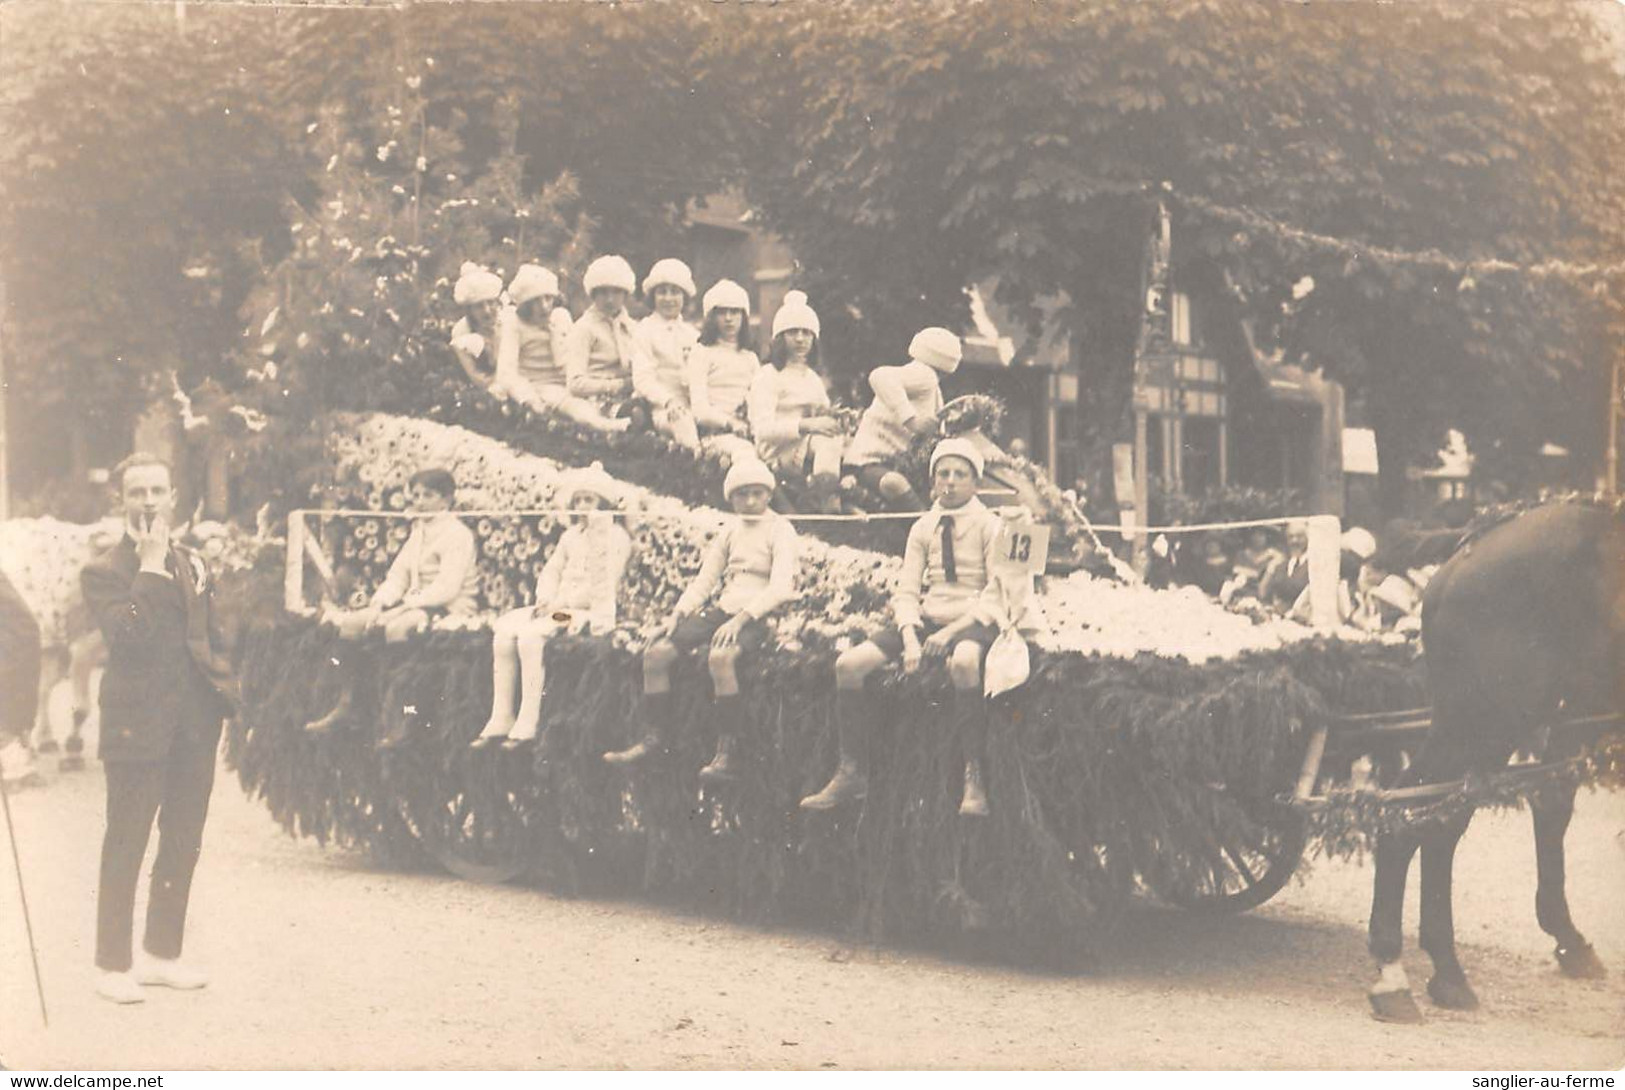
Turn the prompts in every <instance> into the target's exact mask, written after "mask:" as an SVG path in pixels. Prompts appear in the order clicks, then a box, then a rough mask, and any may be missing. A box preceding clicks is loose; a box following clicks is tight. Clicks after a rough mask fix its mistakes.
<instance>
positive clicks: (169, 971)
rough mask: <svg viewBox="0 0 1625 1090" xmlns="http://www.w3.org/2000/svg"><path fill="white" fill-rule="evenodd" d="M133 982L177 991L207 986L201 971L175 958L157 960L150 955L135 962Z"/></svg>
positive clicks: (207, 980) (205, 977) (207, 982)
mask: <svg viewBox="0 0 1625 1090" xmlns="http://www.w3.org/2000/svg"><path fill="white" fill-rule="evenodd" d="M135 981H136V983H137V984H146V985H148V986H149V987H155V988H175V989H177V990H179V991H192V990H193V989H196V988H204V987H207V986H208V984H209V978H208V977H207V976H205V975H204V974H203V972H202V971H201V970H198V969H194V968H193V967H192V966H190V965H187V964H186V963H185V962H183V961H180V960H179V959H176V958H157V957H153V956H152V955H151V954H148V955H146V956H144V957H142V958H141V959H140V960H139V961H137V962H136V965H135Z"/></svg>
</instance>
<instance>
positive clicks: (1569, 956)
mask: <svg viewBox="0 0 1625 1090" xmlns="http://www.w3.org/2000/svg"><path fill="white" fill-rule="evenodd" d="M1557 964H1558V967H1559V968H1560V969H1562V970H1563V975H1564V976H1567V977H1573V978H1574V979H1575V980H1601V979H1602V978H1603V977H1605V976H1607V975H1608V968H1607V966H1605V965H1603V963H1602V959H1600V958H1598V957H1597V951H1596V950H1594V949H1592V947H1591V944H1590V943H1589V942H1584V943H1580V944H1579V945H1577V946H1559V947H1558V948H1557Z"/></svg>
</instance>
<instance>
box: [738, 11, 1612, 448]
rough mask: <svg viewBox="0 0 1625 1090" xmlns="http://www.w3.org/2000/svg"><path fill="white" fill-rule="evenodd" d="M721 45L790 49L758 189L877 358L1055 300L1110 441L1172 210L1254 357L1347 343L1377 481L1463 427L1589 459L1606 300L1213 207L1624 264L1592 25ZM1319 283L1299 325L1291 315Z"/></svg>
mask: <svg viewBox="0 0 1625 1090" xmlns="http://www.w3.org/2000/svg"><path fill="white" fill-rule="evenodd" d="M724 48H733V49H735V50H737V51H738V52H739V53H742V54H754V53H759V52H762V51H764V50H765V49H768V48H771V51H772V57H773V61H772V62H771V63H769V64H767V65H764V66H761V67H760V69H759V70H756V71H754V72H753V78H754V82H753V83H752V84H750V86H749V88H748V93H747V94H746V95H744V96H743V97H744V98H745V100H746V101H748V102H750V103H753V104H754V106H755V110H754V115H753V116H752V117H750V118H749V119H748V121H746V122H745V123H744V124H745V125H746V127H747V128H754V129H758V130H762V131H769V132H772V133H773V140H774V146H775V147H776V148H778V149H779V152H778V153H777V154H773V155H770V156H767V157H766V159H765V163H764V167H763V169H761V170H759V171H753V172H752V174H751V176H750V184H751V192H752V195H753V197H754V198H755V199H756V200H757V201H758V202H759V203H760V204H761V205H762V207H763V208H764V209H765V210H766V211H767V213H768V216H769V218H770V220H771V222H772V223H773V224H774V226H776V227H778V228H779V229H780V230H782V231H783V232H784V233H785V234H786V235H787V236H788V237H789V238H790V240H791V242H792V244H793V245H794V247H795V248H796V250H797V252H798V254H800V255H801V256H802V258H803V260H805V261H806V262H807V263H808V265H809V276H810V277H811V278H813V279H814V280H815V281H816V282H817V283H818V285H819V287H820V290H821V292H822V294H823V296H824V298H825V299H826V301H828V302H849V303H851V304H854V305H855V306H856V307H857V308H858V309H859V311H860V312H861V313H862V315H863V317H864V321H865V323H867V324H869V325H870V326H872V328H873V329H874V330H876V331H880V332H881V333H882V335H883V336H884V339H885V340H887V341H888V342H889V341H895V340H896V339H897V338H898V337H899V336H900V335H902V334H903V331H905V330H906V329H907V328H908V327H910V326H913V325H917V324H918V323H920V322H923V321H927V320H937V319H941V318H943V317H945V316H950V317H951V316H953V315H954V314H955V313H956V312H958V311H959V309H960V308H961V307H962V306H963V301H962V295H961V288H962V286H963V285H965V284H967V283H970V282H972V281H974V280H977V279H979V278H981V277H984V276H987V275H989V274H992V273H997V274H998V277H999V293H1000V296H1001V298H1002V300H1003V301H1005V302H1006V303H1008V304H1011V305H1013V306H1015V307H1017V308H1029V310H1028V313H1032V311H1031V309H1030V308H1032V306H1033V305H1034V304H1035V303H1036V302H1037V301H1039V300H1040V299H1043V298H1044V297H1046V296H1047V295H1049V294H1051V293H1055V292H1064V293H1065V295H1066V297H1067V298H1068V299H1069V300H1070V304H1071V305H1070V307H1069V308H1068V309H1067V310H1065V311H1063V312H1062V317H1063V320H1064V321H1065V322H1066V323H1067V325H1068V326H1069V327H1070V328H1071V330H1072V331H1073V332H1074V334H1075V335H1076V336H1077V338H1078V346H1077V347H1078V352H1077V355H1078V360H1079V363H1080V364H1081V366H1082V367H1083V369H1084V371H1085V373H1086V376H1087V381H1086V383H1085V385H1086V386H1092V387H1093V388H1094V390H1095V392H1096V394H1097V395H1099V396H1097V402H1096V404H1095V405H1094V406H1093V408H1094V410H1095V414H1096V420H1095V423H1096V425H1097V427H1098V428H1099V429H1101V430H1102V431H1103V432H1110V431H1111V430H1112V429H1113V428H1114V427H1115V426H1116V423H1117V420H1118V419H1119V417H1120V414H1121V409H1122V405H1123V400H1122V399H1123V396H1124V395H1125V394H1126V392H1127V389H1128V383H1127V371H1128V366H1129V358H1130V354H1131V350H1132V345H1133V328H1134V324H1135V323H1136V322H1137V320H1138V317H1137V316H1138V313H1139V306H1138V299H1137V298H1136V295H1137V292H1138V289H1139V281H1138V264H1139V260H1140V247H1141V244H1142V243H1141V240H1142V239H1143V237H1144V234H1145V232H1146V231H1147V230H1148V228H1149V224H1150V221H1151V217H1152V215H1153V210H1154V206H1155V202H1156V201H1158V200H1163V199H1166V200H1169V201H1170V202H1172V203H1173V205H1174V206H1175V208H1176V211H1177V213H1178V216H1179V220H1178V230H1179V231H1180V232H1181V233H1182V234H1184V235H1186V236H1188V237H1194V244H1193V245H1190V246H1187V247H1184V250H1185V252H1186V253H1187V254H1189V255H1194V257H1195V259H1196V261H1197V262H1198V263H1200V262H1208V263H1212V262H1217V263H1218V264H1219V265H1221V266H1222V267H1223V268H1225V269H1226V270H1227V271H1229V272H1230V273H1231V274H1232V275H1231V280H1232V281H1233V282H1234V284H1235V285H1236V287H1237V289H1238V290H1239V291H1240V292H1241V294H1242V300H1241V301H1242V302H1243V304H1244V306H1245V308H1246V309H1245V313H1247V314H1249V315H1250V316H1251V317H1252V318H1253V319H1254V320H1255V321H1256V323H1257V325H1258V328H1259V329H1260V331H1261V332H1263V333H1264V334H1266V335H1267V338H1268V339H1270V340H1272V341H1275V342H1278V343H1280V344H1283V345H1284V346H1286V347H1287V348H1288V349H1289V350H1290V351H1291V352H1292V353H1293V354H1295V355H1303V354H1305V353H1306V352H1307V351H1308V349H1310V348H1311V347H1318V348H1320V349H1329V348H1330V349H1333V350H1330V351H1322V352H1319V353H1316V354H1315V355H1314V361H1316V362H1322V363H1324V364H1326V365H1327V366H1328V368H1329V369H1330V370H1332V371H1333V373H1334V374H1336V375H1337V377H1339V378H1342V379H1343V380H1344V381H1346V382H1348V383H1349V384H1350V385H1351V386H1352V387H1353V389H1354V391H1355V392H1356V394H1357V395H1362V396H1364V397H1366V398H1367V399H1368V403H1369V406H1370V411H1371V415H1372V416H1373V418H1374V419H1375V421H1376V423H1377V427H1378V431H1379V441H1380V442H1381V444H1382V446H1383V447H1384V451H1385V455H1386V457H1385V462H1386V463H1387V464H1388V465H1390V466H1391V467H1394V468H1398V467H1400V466H1402V465H1403V463H1404V461H1405V460H1406V459H1407V458H1408V457H1411V456H1415V455H1418V454H1422V453H1425V452H1427V451H1431V450H1436V449H1437V443H1438V439H1439V437H1440V434H1441V433H1442V431H1443V429H1444V428H1445V427H1448V426H1451V425H1461V426H1464V427H1465V428H1466V430H1467V431H1468V432H1469V435H1470V437H1471V438H1473V439H1474V440H1475V441H1478V440H1482V441H1481V442H1479V443H1478V445H1480V446H1481V447H1485V446H1491V445H1493V444H1494V443H1495V442H1496V441H1497V440H1500V441H1502V442H1504V443H1508V444H1521V445H1522V446H1523V447H1525V448H1527V447H1528V446H1529V445H1530V444H1531V443H1532V444H1534V445H1535V446H1538V445H1539V441H1540V439H1541V438H1543V437H1545V436H1542V435H1540V434H1539V432H1540V430H1541V429H1544V428H1548V427H1555V426H1556V425H1557V424H1558V423H1559V422H1560V421H1567V422H1569V423H1570V424H1571V428H1570V429H1569V430H1570V433H1571V434H1569V435H1567V436H1565V438H1568V439H1569V440H1570V441H1573V442H1576V443H1577V444H1578V443H1579V442H1580V440H1581V439H1583V438H1589V439H1590V441H1591V443H1592V444H1593V445H1594V444H1595V441H1596V432H1597V430H1598V429H1597V428H1596V427H1595V426H1594V422H1593V421H1590V420H1587V421H1586V423H1585V426H1584V427H1583V428H1581V429H1575V428H1573V427H1572V424H1573V423H1574V418H1573V417H1572V416H1571V414H1572V411H1573V409H1574V408H1575V402H1574V401H1573V397H1574V392H1575V391H1576V390H1584V389H1586V388H1587V380H1586V377H1585V376H1586V375H1587V374H1588V373H1589V374H1595V373H1596V370H1597V368H1598V366H1599V363H1600V362H1601V360H1602V359H1603V356H1604V353H1605V350H1606V342H1605V341H1604V340H1602V339H1601V337H1600V335H1599V330H1600V329H1601V328H1602V322H1603V321H1604V320H1605V315H1603V314H1601V313H1599V311H1600V309H1601V308H1600V307H1599V305H1598V304H1597V302H1596V301H1595V300H1593V299H1591V298H1590V297H1588V296H1587V294H1586V292H1585V290H1584V289H1586V288H1588V287H1589V285H1588V284H1586V283H1584V282H1581V283H1580V284H1579V285H1575V284H1573V283H1572V282H1570V281H1568V280H1552V281H1548V282H1543V283H1535V284H1532V283H1530V282H1529V281H1528V280H1527V279H1520V278H1518V277H1517V276H1497V277H1489V278H1481V280H1480V282H1479V283H1477V284H1476V285H1475V284H1473V283H1472V281H1471V278H1467V277H1464V276H1463V275H1462V274H1461V273H1459V272H1456V273H1454V274H1453V275H1452V274H1451V273H1450V272H1449V271H1444V270H1446V266H1443V265H1441V266H1439V267H1438V268H1435V267H1433V266H1429V265H1425V264H1422V265H1411V264H1407V263H1393V262H1385V261H1381V260H1377V259H1375V258H1372V257H1367V258H1365V259H1351V258H1350V256H1349V255H1348V254H1347V253H1345V252H1342V251H1340V250H1337V249H1328V248H1326V247H1325V246H1323V245H1321V244H1318V243H1316V242H1313V241H1311V240H1310V239H1309V238H1307V237H1304V236H1301V235H1298V234H1296V233H1294V232H1293V231H1290V230H1282V231H1273V230H1268V229H1257V228H1248V227H1238V226H1237V225H1236V224H1235V223H1234V222H1232V221H1229V220H1226V219H1224V218H1221V217H1216V216H1214V215H1213V214H1212V213H1211V209H1213V208H1214V207H1217V208H1220V209H1225V208H1234V209H1245V210H1248V211H1250V212H1253V213H1256V214H1258V215H1259V216H1262V217H1265V218H1266V219H1267V220H1273V221H1275V222H1279V223H1282V224H1286V225H1294V226H1296V227H1298V228H1304V229H1308V230H1310V231H1313V232H1319V233H1322V234H1324V235H1330V236H1335V237H1338V238H1344V239H1352V240H1355V241H1356V242H1357V243H1363V244H1366V245H1368V246H1373V247H1390V248H1393V249H1399V250H1407V251H1426V250H1432V249H1436V250H1438V251H1440V252H1442V253H1444V254H1449V255H1455V256H1458V257H1461V258H1466V259H1476V258H1489V257H1497V258H1506V259H1510V260H1513V261H1536V260H1540V259H1545V258H1552V257H1558V258H1567V259H1569V260H1572V261H1579V262H1585V261H1608V260H1617V259H1618V257H1619V255H1620V254H1621V253H1622V252H1625V248H1622V246H1621V242H1622V224H1625V216H1622V215H1621V212H1622V211H1625V189H1622V176H1621V173H1620V171H1619V170H1618V169H1617V168H1618V166H1619V164H1620V162H1621V158H1622V157H1621V154H1620V153H1621V146H1622V145H1621V132H1620V129H1619V128H1618V126H1617V118H1618V117H1619V116H1621V113H1622V107H1625V83H1622V80H1621V78H1620V74H1619V72H1618V71H1617V70H1616V69H1615V68H1613V67H1612V66H1611V65H1610V64H1609V62H1608V58H1607V56H1606V54H1605V53H1604V52H1603V51H1602V50H1601V49H1600V48H1599V37H1598V34H1597V29H1596V26H1595V24H1594V23H1593V22H1592V21H1591V20H1590V18H1589V17H1588V15H1587V13H1586V12H1585V11H1584V10H1582V8H1581V6H1580V5H1573V4H1556V3H1553V4H1536V5H1520V6H1511V5H1497V6H1494V7H1490V8H1486V7H1484V6H1482V5H1467V4H1461V3H1455V2H1439V3H1430V4H1412V5H1388V6H1372V5H1347V4H1345V5H1335V4H1334V5H1327V4H1314V5H1240V4H1232V3H1223V2H1217V0H1171V2H1169V3H1162V4H1155V5H1149V4H1133V3H1102V4H1090V5H1019V6H1018V5H998V6H994V7H992V8H989V7H988V6H986V5H978V4H971V3H947V4H937V5H931V6H930V7H928V8H927V7H921V6H901V5H888V6H871V5H857V4H851V5H845V6H843V7H842V8H841V12H840V15H839V16H837V17H831V13H830V11H829V9H828V8H825V7H821V8H819V9H817V10H816V11H814V10H813V9H810V8H808V7H804V6H803V7H794V6H792V7H786V8H779V9H774V10H772V11H769V12H762V13H758V15H757V17H756V18H755V20H754V21H753V23H752V26H751V34H750V35H749V36H747V38H746V39H745V40H742V41H739V42H735V43H733V44H732V45H731V46H728V47H724ZM1186 198H1190V199H1186ZM1177 275H1179V270H1176V276H1177ZM1305 275H1309V276H1312V277H1313V280H1314V282H1315V284H1316V285H1317V288H1316V290H1315V291H1314V292H1313V293H1312V294H1311V295H1310V297H1309V299H1310V302H1308V303H1306V304H1305V305H1302V306H1298V307H1286V308H1285V309H1283V307H1284V304H1286V303H1287V302H1289V301H1290V300H1291V299H1292V286H1293V285H1294V284H1296V283H1298V282H1299V281H1300V280H1301V279H1302V277H1304V276H1305ZM1576 287H1579V288H1580V289H1581V290H1580V291H1578V292H1576V290H1575V288H1576ZM1622 287H1625V285H1621V284H1620V283H1619V282H1618V281H1617V280H1616V282H1615V284H1614V294H1613V296H1611V298H1612V299H1615V300H1617V298H1618V292H1619V291H1620V289H1621V288H1622ZM1609 306H1611V307H1613V308H1614V313H1617V307H1618V304H1617V302H1612V303H1610V304H1609ZM1531 409H1533V411H1532V412H1531ZM1592 415H1595V414H1592ZM1548 434H1549V433H1548Z"/></svg>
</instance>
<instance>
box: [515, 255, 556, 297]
mask: <svg viewBox="0 0 1625 1090" xmlns="http://www.w3.org/2000/svg"><path fill="white" fill-rule="evenodd" d="M558 294H559V278H558V276H557V274H555V273H554V272H553V270H552V269H544V268H542V267H541V266H540V265H521V266H519V271H518V272H517V273H515V274H514V277H513V282H512V283H510V284H509V285H508V298H509V299H511V300H512V301H513V305H514V306H516V307H517V306H523V305H524V304H526V303H528V302H530V301H531V300H532V299H540V298H541V297H542V296H544V295H555V296H556V295H558Z"/></svg>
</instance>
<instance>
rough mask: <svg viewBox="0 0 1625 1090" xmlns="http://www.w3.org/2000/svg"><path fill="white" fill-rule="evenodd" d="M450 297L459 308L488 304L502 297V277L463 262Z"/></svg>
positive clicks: (470, 263) (473, 264) (474, 264)
mask: <svg viewBox="0 0 1625 1090" xmlns="http://www.w3.org/2000/svg"><path fill="white" fill-rule="evenodd" d="M451 297H452V299H453V300H455V301H456V303H457V304H458V305H459V306H472V305H473V304H475V303H489V302H490V301H491V300H493V299H500V298H501V297H502V277H500V276H498V275H497V274H496V273H494V272H492V271H491V270H489V269H487V268H485V267H483V266H481V265H478V264H476V263H475V262H472V261H465V262H463V267H462V270H461V271H460V272H459V273H458V276H457V286H456V287H454V288H452V289H451Z"/></svg>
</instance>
